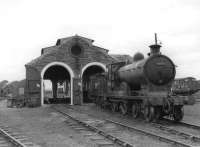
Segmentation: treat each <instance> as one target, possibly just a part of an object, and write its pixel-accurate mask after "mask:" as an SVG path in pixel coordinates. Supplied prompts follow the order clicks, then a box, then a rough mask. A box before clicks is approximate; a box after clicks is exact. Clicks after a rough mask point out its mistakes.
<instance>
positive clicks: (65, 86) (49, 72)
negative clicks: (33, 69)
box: [42, 65, 71, 104]
mask: <svg viewBox="0 0 200 147" xmlns="http://www.w3.org/2000/svg"><path fill="white" fill-rule="evenodd" d="M42 86H43V104H60V103H71V76H70V73H69V71H68V70H67V69H66V68H65V67H63V66H61V65H52V66H50V67H48V68H47V69H46V70H45V72H44V75H43V85H42Z"/></svg>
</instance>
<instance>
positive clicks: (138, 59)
mask: <svg viewBox="0 0 200 147" xmlns="http://www.w3.org/2000/svg"><path fill="white" fill-rule="evenodd" d="M149 47H150V53H149V54H148V57H147V58H144V56H143V54H141V53H137V54H135V55H134V57H133V62H132V63H129V64H127V63H126V62H116V63H111V64H109V65H108V66H107V68H108V71H107V72H105V73H101V74H96V75H93V76H92V77H91V78H90V88H89V89H90V90H89V96H90V98H91V99H93V101H94V102H95V103H96V104H97V105H99V106H101V107H109V108H111V110H112V111H113V112H117V111H120V112H121V113H122V114H123V115H125V114H127V113H131V115H132V116H133V117H134V118H137V117H139V116H140V115H141V114H143V116H144V118H145V120H146V121H148V122H151V121H155V120H159V119H161V118H162V117H164V116H169V117H171V118H172V119H174V120H175V121H180V120H182V118H183V115H184V112H183V105H184V102H183V98H182V97H181V96H173V95H171V94H170V93H171V92H170V91H171V86H172V83H173V81H174V78H175V74H176V67H175V65H174V63H173V62H172V60H171V59H170V58H169V57H167V56H165V55H162V54H161V52H160V48H161V45H159V44H157V37H156V36H155V44H153V45H151V46H149Z"/></svg>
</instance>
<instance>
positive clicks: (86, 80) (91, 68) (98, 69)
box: [81, 62, 107, 103]
mask: <svg viewBox="0 0 200 147" xmlns="http://www.w3.org/2000/svg"><path fill="white" fill-rule="evenodd" d="M106 71H107V69H106V66H105V65H104V64H103V63H100V62H91V63H88V64H86V65H85V66H84V67H83V68H82V70H81V79H82V84H81V85H82V88H81V89H82V96H83V97H82V102H86V103H87V102H91V99H90V98H89V95H88V94H89V87H90V76H92V75H94V74H96V73H102V72H106Z"/></svg>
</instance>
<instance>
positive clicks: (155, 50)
mask: <svg viewBox="0 0 200 147" xmlns="http://www.w3.org/2000/svg"><path fill="white" fill-rule="evenodd" d="M149 47H150V56H151V55H155V54H160V48H161V47H162V46H161V45H159V44H158V43H157V34H156V33H155V44H153V45H150V46H149Z"/></svg>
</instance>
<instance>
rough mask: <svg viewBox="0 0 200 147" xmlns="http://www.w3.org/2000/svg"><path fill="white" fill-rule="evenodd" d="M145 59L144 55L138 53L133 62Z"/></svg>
mask: <svg viewBox="0 0 200 147" xmlns="http://www.w3.org/2000/svg"><path fill="white" fill-rule="evenodd" d="M142 59H144V55H143V54H142V53H139V52H138V53H136V54H135V55H134V56H133V61H139V60H142Z"/></svg>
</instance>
